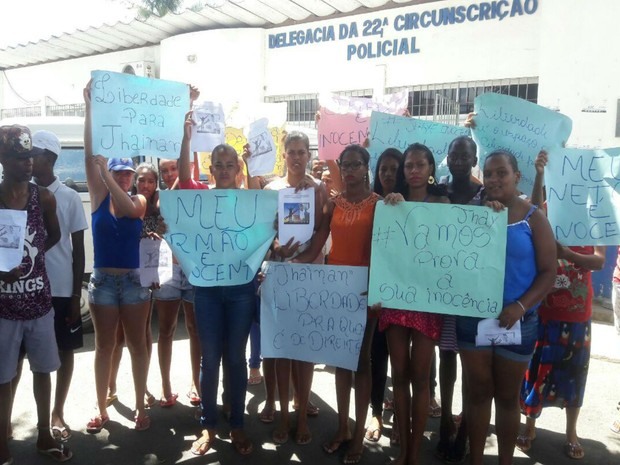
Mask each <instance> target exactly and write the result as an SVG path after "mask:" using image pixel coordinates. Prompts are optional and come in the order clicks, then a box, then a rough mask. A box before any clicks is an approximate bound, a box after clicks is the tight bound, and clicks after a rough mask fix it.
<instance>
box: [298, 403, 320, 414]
mask: <svg viewBox="0 0 620 465" xmlns="http://www.w3.org/2000/svg"><path fill="white" fill-rule="evenodd" d="M293 410H295V411H296V412H297V411H298V410H299V405H294V404H293ZM320 411H321V409H320V408H318V407H317V406H316V405H314V404H313V403H312V402H310V401H308V406H307V407H306V416H308V417H318V416H319V412H320Z"/></svg>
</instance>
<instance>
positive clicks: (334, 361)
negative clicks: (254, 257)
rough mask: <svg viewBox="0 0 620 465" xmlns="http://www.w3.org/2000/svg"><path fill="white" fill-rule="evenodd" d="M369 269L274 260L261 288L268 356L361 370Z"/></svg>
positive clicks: (264, 349) (264, 351)
mask: <svg viewBox="0 0 620 465" xmlns="http://www.w3.org/2000/svg"><path fill="white" fill-rule="evenodd" d="M367 284H368V268H366V267H357V266H327V265H304V264H293V263H275V262H269V263H268V266H267V268H266V270H265V280H264V281H263V283H262V286H261V317H260V324H261V352H262V355H263V357H270V358H277V357H282V358H290V359H293V360H302V361H305V362H314V363H324V364H326V365H330V366H336V367H340V368H346V369H348V370H356V369H357V362H358V358H359V352H360V348H361V346H362V340H363V338H364V330H365V328H366V313H367V301H366V297H365V296H362V295H361V294H362V293H363V292H365V291H366V289H367V287H368V285H367Z"/></svg>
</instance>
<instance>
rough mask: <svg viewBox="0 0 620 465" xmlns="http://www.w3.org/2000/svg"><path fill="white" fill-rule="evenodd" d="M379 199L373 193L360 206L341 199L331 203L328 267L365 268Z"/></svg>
mask: <svg viewBox="0 0 620 465" xmlns="http://www.w3.org/2000/svg"><path fill="white" fill-rule="evenodd" d="M380 198H381V197H380V196H379V195H377V194H375V193H374V192H373V193H371V194H370V195H369V196H368V197H366V198H365V199H364V200H362V201H361V202H357V203H351V202H349V201H347V200H346V199H344V197H343V196H342V195H339V196H338V197H336V198H335V199H334V200H333V202H334V204H335V206H334V212H333V213H332V220H331V223H330V230H331V233H332V248H331V250H330V251H329V257H328V263H329V264H330V265H349V266H368V265H369V264H370V244H371V241H372V222H373V218H374V216H375V205H376V204H377V201H378V200H379V199H380Z"/></svg>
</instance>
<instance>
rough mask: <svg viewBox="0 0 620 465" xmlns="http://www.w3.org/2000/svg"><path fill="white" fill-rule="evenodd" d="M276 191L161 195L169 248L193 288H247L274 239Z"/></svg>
mask: <svg viewBox="0 0 620 465" xmlns="http://www.w3.org/2000/svg"><path fill="white" fill-rule="evenodd" d="M277 203H278V193H277V192H276V191H260V190H245V189H243V190H241V189H210V190H172V191H170V190H168V191H163V192H161V194H160V206H161V214H162V216H163V218H164V221H165V222H166V225H167V229H168V231H167V233H166V235H165V238H166V242H168V244H169V245H170V248H171V249H172V252H173V253H174V256H175V257H176V258H177V260H178V261H179V263H180V264H181V267H182V268H183V271H184V272H185V274H186V275H187V278H188V279H189V282H190V283H191V284H192V285H194V286H202V287H213V286H232V285H239V284H246V283H249V282H250V281H251V280H252V279H253V278H254V275H255V274H256V272H257V271H258V269H259V268H260V265H261V263H262V261H263V259H264V257H265V254H266V253H267V250H269V247H270V245H271V243H272V242H273V239H274V237H275V235H276V230H275V229H274V222H275V219H276V211H277Z"/></svg>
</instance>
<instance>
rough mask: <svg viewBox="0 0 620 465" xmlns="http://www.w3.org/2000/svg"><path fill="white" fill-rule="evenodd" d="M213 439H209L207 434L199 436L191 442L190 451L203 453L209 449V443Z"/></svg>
mask: <svg viewBox="0 0 620 465" xmlns="http://www.w3.org/2000/svg"><path fill="white" fill-rule="evenodd" d="M214 440H215V439H210V438H209V435H208V434H204V433H203V435H202V436H200V437H199V438H198V439H197V440H196V441H194V442H192V448H191V449H190V452H191V453H192V454H194V455H205V454H206V453H207V452H209V449H211V445H212V444H213V441H214ZM205 446H206V447H205Z"/></svg>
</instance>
